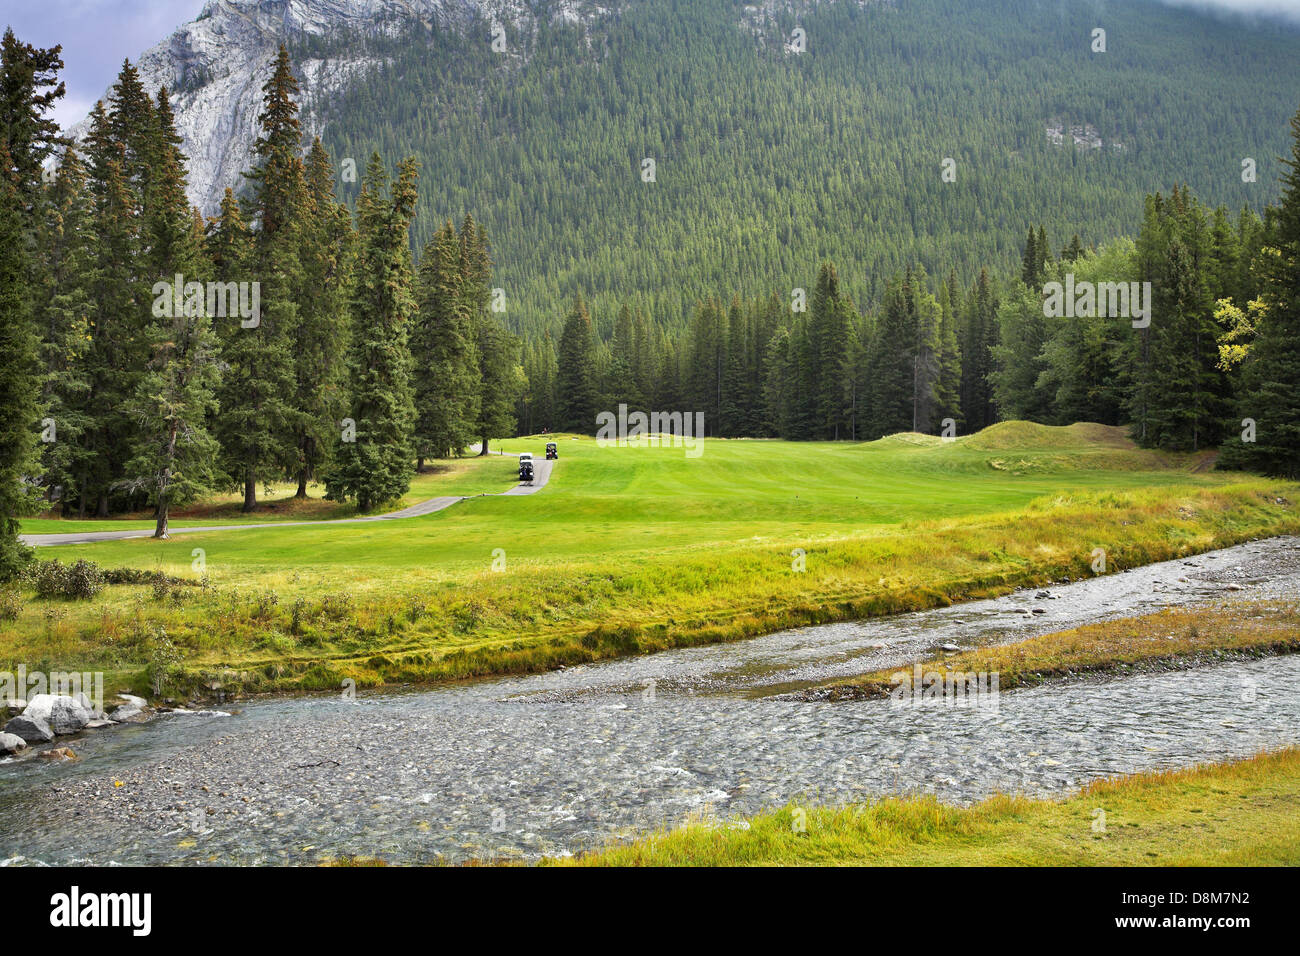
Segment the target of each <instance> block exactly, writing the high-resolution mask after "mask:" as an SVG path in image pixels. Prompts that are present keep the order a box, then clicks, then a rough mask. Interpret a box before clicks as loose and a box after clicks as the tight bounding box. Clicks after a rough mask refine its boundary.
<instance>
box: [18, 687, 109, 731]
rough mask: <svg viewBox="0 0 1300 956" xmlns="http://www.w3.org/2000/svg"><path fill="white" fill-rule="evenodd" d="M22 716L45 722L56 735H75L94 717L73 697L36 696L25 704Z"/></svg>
mask: <svg viewBox="0 0 1300 956" xmlns="http://www.w3.org/2000/svg"><path fill="white" fill-rule="evenodd" d="M23 716H24V717H35V718H38V719H40V720H43V721H45V722H46V723H47V724H49V725H50V729H51V730H53V731H54V732H55V733H56V734H75V733H77V731H79V730H82V729H84V728H85V726H86V724H88V723H90V720H91V718H92V717H93V716H94V715H93V714H92V713H91V711H90V709H89V708H87V707H84V706H82V704H81V701H79V700H77V699H76V698H75V697H65V696H63V695H61V694H60V695H58V696H55V695H54V694H37V695H36V696H35V697H33V698H32V699H31V700H29V701H28V702H27V709H26V710H24V711H23Z"/></svg>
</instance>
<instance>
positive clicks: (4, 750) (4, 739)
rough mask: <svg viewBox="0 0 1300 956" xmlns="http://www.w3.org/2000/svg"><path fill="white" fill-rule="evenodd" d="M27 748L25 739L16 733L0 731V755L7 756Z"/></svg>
mask: <svg viewBox="0 0 1300 956" xmlns="http://www.w3.org/2000/svg"><path fill="white" fill-rule="evenodd" d="M26 749H27V741H25V740H23V738H21V737H19V736H18V735H16V734H4V733H0V757H9V756H12V755H13V754H16V753H18V751H20V750H26Z"/></svg>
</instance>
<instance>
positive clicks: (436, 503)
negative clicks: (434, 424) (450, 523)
mask: <svg viewBox="0 0 1300 956" xmlns="http://www.w3.org/2000/svg"><path fill="white" fill-rule="evenodd" d="M552 464H553V463H552V462H549V461H547V460H546V459H545V458H538V459H534V461H533V473H534V478H533V483H532V484H531V485H525V484H519V485H516V486H515V487H513V488H511V489H509V490H508V491H501V492H496V493H493V494H483V495H466V496H456V495H445V496H443V497H440V498H430V499H429V500H427V501H421V502H419V503H417V504H413V505H411V506H410V507H409V508H403V509H402V510H401V511H392V512H389V513H388V514H382V515H364V516H361V517H358V518H332V519H323V520H320V521H263V522H260V523H258V524H216V525H194V526H191V527H184V528H177V527H173V528H171V529H170V533H171V534H172V535H178V534H197V533H200V532H204V531H242V530H246V529H250V528H297V527H302V526H303V525H321V524H361V523H364V522H370V521H394V520H397V519H399V518H418V517H420V516H422V515H429V514H433V513H434V512H435V511H442V510H443V509H444V508H450V507H451V506H452V505H454V504H457V503H458V502H461V501H466V500H468V499H469V498H491V497H502V496H513V495H533V494H536V493H537V492H539V491H541V490H542V489H543V488H545V487H546V483H547V482H548V481H550V480H551V465H552ZM152 536H153V529H152V528H134V529H131V530H122V531H73V532H67V533H57V534H23V535H19V536H18V537H19V540H20V541H22V543H23V544H25V545H28V546H30V547H37V548H39V547H48V546H51V545H60V544H89V543H91V542H94V541H120V540H122V539H124V538H149V537H152Z"/></svg>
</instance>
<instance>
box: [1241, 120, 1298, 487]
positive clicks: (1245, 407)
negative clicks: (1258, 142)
mask: <svg viewBox="0 0 1300 956" xmlns="http://www.w3.org/2000/svg"><path fill="white" fill-rule="evenodd" d="M1291 135H1292V137H1293V139H1292V144H1291V155H1290V157H1289V158H1287V159H1284V160H1283V163H1284V164H1285V166H1286V172H1284V173H1283V174H1282V197H1281V201H1280V202H1279V205H1278V207H1277V210H1276V213H1275V214H1274V215H1273V216H1272V217H1271V218H1272V222H1271V224H1270V225H1271V228H1270V234H1269V236H1268V246H1269V247H1271V249H1272V250H1276V251H1275V252H1273V253H1271V254H1270V255H1268V256H1261V257H1260V258H1261V263H1262V270H1261V271H1262V279H1263V288H1262V289H1261V295H1260V297H1261V298H1262V299H1263V301H1264V306H1265V311H1264V316H1263V319H1262V321H1261V323H1260V330H1259V336H1258V338H1257V339H1256V340H1255V343H1254V344H1253V345H1252V346H1251V358H1250V362H1249V365H1248V367H1247V369H1246V375H1245V387H1246V394H1245V395H1244V396H1243V398H1242V400H1241V402H1240V406H1239V413H1240V416H1241V418H1242V419H1246V418H1250V419H1253V420H1254V421H1255V423H1256V435H1255V441H1254V442H1244V441H1238V440H1237V439H1236V438H1234V439H1233V440H1231V441H1230V442H1229V444H1228V445H1227V446H1225V452H1228V451H1229V450H1230V451H1231V454H1228V455H1226V457H1227V458H1228V462H1227V464H1240V465H1242V466H1244V467H1247V468H1251V469H1254V470H1257V471H1262V472H1264V473H1266V474H1270V475H1278V476H1280V477H1284V478H1290V479H1293V480H1294V479H1296V478H1300V112H1297V113H1296V115H1295V116H1294V117H1293V118H1292V120H1291ZM1236 425H1237V423H1236V422H1234V423H1233V426H1234V428H1235V426H1236Z"/></svg>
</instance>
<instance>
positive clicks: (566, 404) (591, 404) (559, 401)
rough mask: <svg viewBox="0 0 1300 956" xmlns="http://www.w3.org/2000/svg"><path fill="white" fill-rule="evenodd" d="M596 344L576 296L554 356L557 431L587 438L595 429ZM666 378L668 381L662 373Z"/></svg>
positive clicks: (587, 317)
mask: <svg viewBox="0 0 1300 956" xmlns="http://www.w3.org/2000/svg"><path fill="white" fill-rule="evenodd" d="M595 351H596V346H595V342H594V341H593V340H592V334H591V316H590V315H588V314H587V304H586V303H585V302H583V301H582V296H581V295H579V296H577V297H576V298H575V299H574V300H573V308H572V309H570V310H569V316H568V318H567V319H566V320H565V322H564V333H563V335H561V336H560V348H559V354H558V355H557V363H558V376H557V383H556V406H557V407H556V419H557V427H558V428H559V429H560V430H562V431H570V432H577V433H579V434H583V435H589V434H591V433H592V432H594V431H595V428H596V412H597V408H596V400H597V392H596V367H595ZM664 375H665V377H671V373H669V372H668V369H665V372H664Z"/></svg>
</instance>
